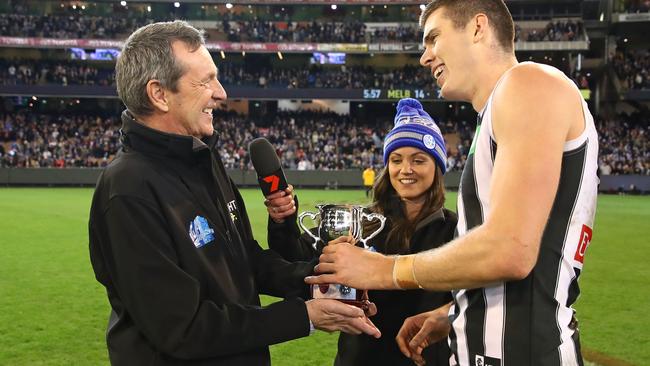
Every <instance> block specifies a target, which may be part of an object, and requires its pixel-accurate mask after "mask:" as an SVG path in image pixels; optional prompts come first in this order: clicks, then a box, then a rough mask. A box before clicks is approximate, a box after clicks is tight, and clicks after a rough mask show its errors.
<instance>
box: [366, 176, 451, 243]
mask: <svg viewBox="0 0 650 366" xmlns="http://www.w3.org/2000/svg"><path fill="white" fill-rule="evenodd" d="M444 203H445V184H444V178H443V175H442V171H441V170H440V168H439V167H438V164H436V176H435V177H434V178H433V183H432V184H431V187H430V188H429V189H428V190H427V191H426V196H425V201H424V204H423V205H422V209H421V210H420V212H419V213H418V215H417V216H416V217H415V219H414V220H409V219H408V217H407V216H406V209H405V206H404V203H403V202H402V199H401V198H400V197H399V196H398V195H397V191H395V188H394V187H393V185H392V184H391V183H390V175H389V173H388V165H386V166H385V167H384V168H383V169H382V170H381V172H380V173H379V177H378V178H377V180H375V185H374V186H373V189H372V204H371V206H370V210H371V211H373V212H377V213H380V214H382V215H384V216H386V218H387V219H388V223H390V229H389V231H388V234H387V236H386V240H385V242H383V243H377V244H376V245H377V246H378V247H379V248H381V249H383V250H381V251H382V252H384V253H386V254H407V253H409V252H410V250H409V249H410V243H411V237H412V236H413V233H414V232H415V228H416V226H417V225H418V223H419V222H420V221H422V220H423V219H424V218H426V217H428V216H429V215H431V214H432V213H434V212H436V211H438V210H439V209H441V208H442V206H443V205H444Z"/></svg>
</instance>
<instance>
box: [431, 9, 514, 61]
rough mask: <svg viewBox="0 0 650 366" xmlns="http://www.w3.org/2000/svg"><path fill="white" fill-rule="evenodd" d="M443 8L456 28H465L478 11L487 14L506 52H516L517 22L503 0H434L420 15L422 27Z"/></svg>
mask: <svg viewBox="0 0 650 366" xmlns="http://www.w3.org/2000/svg"><path fill="white" fill-rule="evenodd" d="M438 9H443V10H444V11H445V13H444V14H445V16H446V17H447V18H448V19H450V20H451V21H452V22H453V23H454V26H455V27H456V28H464V27H465V26H466V25H467V23H468V22H469V21H470V20H471V19H472V18H473V17H474V16H475V15H476V14H478V13H483V14H485V15H487V17H488V19H489V20H490V24H491V25H492V27H493V28H494V31H495V33H496V37H497V40H498V41H499V45H501V47H502V48H503V50H504V51H506V52H514V42H515V23H514V21H513V20H512V15H511V14H510V10H508V7H507V6H506V4H505V3H504V2H503V0H433V1H432V2H430V3H429V4H427V6H426V7H425V8H424V10H423V11H422V15H420V27H422V28H424V24H425V23H426V21H427V19H428V18H429V16H431V14H433V12H434V11H436V10H438Z"/></svg>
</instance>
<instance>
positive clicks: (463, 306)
mask: <svg viewBox="0 0 650 366" xmlns="http://www.w3.org/2000/svg"><path fill="white" fill-rule="evenodd" d="M497 85H498V84H497ZM495 89H496V87H495ZM493 94H494V90H493V91H492V95H490V97H489V99H488V102H487V104H486V106H485V107H484V109H483V111H482V112H481V113H480V114H479V116H478V125H477V128H476V133H475V136H474V140H473V142H472V146H471V148H470V152H469V155H468V158H467V162H466V166H465V169H464V170H463V173H462V177H461V183H460V187H459V194H458V229H457V230H458V235H460V236H462V235H464V234H465V233H467V231H469V230H471V229H472V228H475V227H476V226H478V225H481V224H482V223H483V222H484V220H485V218H486V217H487V215H488V214H489V213H490V199H489V192H490V185H491V178H492V169H493V166H494V159H495V156H496V152H497V149H498V144H497V142H496V140H495V138H494V134H493V130H492V101H493V100H492V99H493ZM578 95H579V92H578V91H577V89H576V102H577V101H578ZM582 111H583V115H584V122H585V123H584V125H585V128H584V131H583V132H582V134H581V135H580V136H579V137H578V138H576V139H574V140H571V141H568V142H566V143H565V144H564V154H563V157H562V168H561V175H560V182H559V186H558V191H557V193H556V196H555V200H554V203H553V207H552V209H551V213H550V216H549V219H548V222H547V225H546V228H545V230H544V233H543V237H542V242H541V247H540V252H539V257H538V260H537V263H536V265H535V267H534V268H533V270H532V272H531V273H530V274H529V275H528V277H526V278H525V279H523V280H520V281H509V282H500V283H496V284H494V285H491V286H488V287H483V288H477V289H471V290H459V291H454V298H455V306H453V307H452V308H451V310H450V317H451V319H452V320H453V322H452V332H451V334H450V346H451V348H452V351H453V352H454V356H452V361H453V360H454V358H455V361H456V363H458V364H459V365H462V366H469V365H471V366H526V365H536V366H537V365H539V366H546V365H549V366H550V365H552V366H557V365H563V366H564V365H580V366H582V357H581V354H580V342H579V339H578V332H577V330H576V329H577V326H576V322H575V321H573V319H574V318H573V314H574V310H573V309H572V307H571V305H572V304H573V303H574V302H575V300H576V298H577V297H578V294H579V292H580V289H579V287H578V282H577V281H578V277H579V276H580V271H581V270H582V265H583V261H584V254H585V249H586V247H587V245H588V244H589V242H590V241H591V236H592V227H593V223H594V215H595V211H596V196H597V189H598V183H599V180H598V177H597V175H596V171H597V156H598V136H597V134H596V129H595V126H594V120H593V117H592V116H591V113H590V112H589V109H588V107H587V104H586V103H585V102H584V100H582ZM530 143H532V144H534V143H535V142H534V141H531V142H530ZM530 158H531V159H535V157H534V156H531V157H530ZM530 209H531V210H534V209H535V208H534V207H531V208H530Z"/></svg>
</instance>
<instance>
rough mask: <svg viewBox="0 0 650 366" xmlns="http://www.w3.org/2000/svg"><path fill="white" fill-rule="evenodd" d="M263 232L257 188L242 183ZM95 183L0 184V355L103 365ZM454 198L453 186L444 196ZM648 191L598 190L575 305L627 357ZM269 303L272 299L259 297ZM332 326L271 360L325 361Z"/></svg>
mask: <svg viewBox="0 0 650 366" xmlns="http://www.w3.org/2000/svg"><path fill="white" fill-rule="evenodd" d="M243 194H244V198H245V200H246V202H247V206H248V211H249V214H250V216H251V217H252V220H253V222H252V224H253V227H254V228H257V230H256V236H257V238H258V240H259V241H260V242H261V243H264V242H265V236H266V235H265V230H264V229H265V227H266V215H265V211H264V208H263V206H262V203H261V198H262V197H261V193H260V192H259V191H258V190H244V191H243ZM298 195H299V197H300V199H301V206H302V207H301V210H305V209H311V208H312V207H313V205H314V204H315V203H318V202H328V203H330V202H365V201H366V199H365V197H364V195H363V192H362V191H303V190H298ZM91 196H92V190H91V189H86V188H84V189H67V188H58V189H48V188H42V189H36V188H0V365H106V364H108V361H107V353H106V344H105V341H104V333H105V330H106V323H107V320H108V314H109V306H108V302H107V299H106V296H105V293H104V290H103V288H102V287H101V286H100V285H99V284H98V283H97V282H96V281H95V278H94V275H93V272H92V269H91V267H90V263H89V259H88V237H87V221H88V212H89V207H90V199H91ZM448 197H449V198H448V206H450V207H452V208H453V207H454V206H455V194H453V193H450V194H449V196H448ZM649 222H650V197H630V196H600V197H599V201H598V213H597V217H596V227H595V230H594V238H593V241H592V243H591V245H590V247H589V250H588V251H587V255H586V260H585V267H584V272H583V275H582V276H581V287H582V295H581V297H580V298H579V300H578V303H577V306H576V308H577V309H578V316H579V319H580V329H581V338H582V343H583V347H585V348H589V349H591V350H595V351H597V352H599V353H601V354H605V355H608V356H611V357H614V358H617V359H620V360H625V361H627V362H628V363H630V364H633V365H647V364H648V360H650V336H649V334H650V332H648V329H650V315H649V311H648V310H650V307H649V306H648V299H649V298H650V289H649V287H648V278H650V270H649V269H648V265H647V263H648V262H649V259H650V247H649V244H650V241H649V240H648V238H650V225H649V224H648V223H649ZM263 301H264V302H265V303H268V302H271V301H274V300H273V299H271V298H267V297H264V298H263ZM336 340H337V335H336V334H325V333H322V332H317V333H316V334H315V335H313V336H311V337H307V338H303V339H300V340H296V341H292V342H287V343H284V344H281V345H276V346H273V347H272V348H271V350H272V351H271V352H272V356H273V364H274V365H318V366H319V365H331V364H332V359H333V355H334V353H335V351H336Z"/></svg>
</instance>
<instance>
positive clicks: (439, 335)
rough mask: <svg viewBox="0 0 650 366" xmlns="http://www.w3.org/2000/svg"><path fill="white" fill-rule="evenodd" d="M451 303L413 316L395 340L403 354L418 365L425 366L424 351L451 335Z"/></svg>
mask: <svg viewBox="0 0 650 366" xmlns="http://www.w3.org/2000/svg"><path fill="white" fill-rule="evenodd" d="M450 306H451V303H449V304H447V305H444V306H441V307H439V308H437V309H435V310H432V311H429V312H426V313H421V314H418V315H414V316H411V317H409V318H406V320H404V324H403V325H402V328H401V329H400V330H399V332H398V333H397V337H395V340H396V341H397V346H398V347H399V349H400V351H402V353H403V354H404V355H405V356H406V357H408V358H410V359H411V360H413V362H415V364H416V365H424V364H425V361H424V359H423V358H422V350H424V349H425V348H427V347H428V346H430V345H432V344H433V343H436V342H439V341H441V340H443V339H445V338H447V336H448V335H449V331H450V330H451V324H450V323H449V316H448V314H449V307H450Z"/></svg>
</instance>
